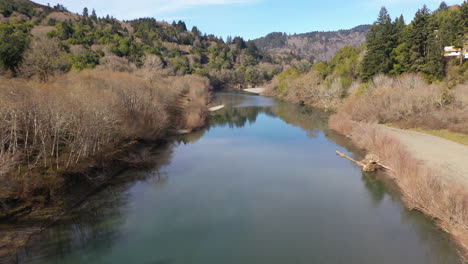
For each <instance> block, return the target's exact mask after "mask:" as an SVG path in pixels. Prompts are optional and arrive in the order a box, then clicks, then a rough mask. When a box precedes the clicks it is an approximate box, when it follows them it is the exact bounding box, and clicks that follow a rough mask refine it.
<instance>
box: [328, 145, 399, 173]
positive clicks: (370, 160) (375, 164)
mask: <svg viewBox="0 0 468 264" xmlns="http://www.w3.org/2000/svg"><path fill="white" fill-rule="evenodd" d="M336 155H339V156H341V157H344V158H347V159H349V160H350V161H352V162H354V163H356V164H357V165H359V166H361V167H362V170H363V171H377V170H379V169H386V170H392V169H391V168H389V167H388V166H385V165H383V164H382V163H380V161H379V157H378V156H376V155H372V154H369V155H366V158H365V159H363V160H362V161H357V160H355V159H353V158H351V157H350V156H348V155H346V154H344V153H343V152H340V151H338V150H337V151H336Z"/></svg>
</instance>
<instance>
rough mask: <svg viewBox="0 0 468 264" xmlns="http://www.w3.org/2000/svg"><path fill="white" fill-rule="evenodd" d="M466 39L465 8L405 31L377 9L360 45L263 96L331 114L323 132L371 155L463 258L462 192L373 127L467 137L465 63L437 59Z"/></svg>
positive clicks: (467, 215)
mask: <svg viewBox="0 0 468 264" xmlns="http://www.w3.org/2000/svg"><path fill="white" fill-rule="evenodd" d="M466 32H468V3H467V2H466V1H465V2H464V3H463V4H461V5H455V6H451V7H448V6H447V5H446V4H445V3H442V4H441V5H440V8H439V9H438V10H435V11H433V12H430V11H429V10H428V9H427V7H425V6H424V7H423V8H421V9H420V10H419V11H418V12H417V13H416V15H415V17H414V19H413V21H412V22H411V23H410V24H408V25H406V24H405V22H404V19H403V17H399V18H397V19H396V20H394V21H392V20H391V18H390V16H389V15H388V13H387V10H386V9H385V8H382V10H381V12H380V14H379V17H378V20H377V21H376V22H375V23H374V24H373V25H372V27H371V29H370V32H369V34H368V36H367V41H366V45H363V46H361V47H357V48H356V47H345V48H343V49H342V50H340V51H339V52H338V53H337V54H336V55H335V57H334V58H333V59H332V60H330V61H328V62H320V63H317V64H315V65H314V66H313V68H312V69H311V70H310V71H306V72H302V71H300V69H298V68H290V69H288V70H286V71H284V72H282V73H281V74H279V75H278V76H277V77H275V79H274V80H273V81H272V82H271V84H270V90H269V91H267V93H268V94H271V95H275V96H278V97H280V98H283V99H285V100H288V101H292V102H296V103H301V104H306V105H311V106H314V107H319V108H324V109H327V110H329V111H332V112H335V114H334V115H333V116H332V117H331V118H330V120H329V126H330V128H331V129H334V130H336V131H339V132H341V133H343V134H345V135H348V136H350V137H351V138H352V139H353V140H354V141H355V142H356V143H357V144H358V145H359V146H361V147H363V148H366V149H367V150H368V151H370V152H372V153H375V154H378V155H379V156H380V158H381V159H382V160H384V161H385V163H386V164H388V165H389V166H390V167H391V168H392V169H393V170H392V171H390V172H389V175H390V176H391V177H392V178H393V179H394V180H395V182H396V184H397V186H398V187H399V189H400V190H401V193H402V198H403V200H404V202H405V203H406V204H407V205H408V207H409V208H412V209H415V210H420V211H422V212H423V213H425V214H427V215H429V216H430V217H433V218H434V219H435V221H436V222H437V224H438V225H439V226H440V227H441V228H442V229H444V230H445V231H447V232H448V233H450V234H451V235H452V236H453V238H454V240H455V241H457V243H458V244H459V246H460V247H459V248H460V253H461V255H462V256H463V257H465V258H467V257H468V240H467V238H468V203H467V201H468V190H467V188H466V187H465V186H462V185H461V184H460V183H457V182H453V181H451V180H447V179H445V178H443V177H440V176H439V172H438V171H434V170H433V169H430V168H429V167H427V166H426V165H423V164H421V163H420V162H419V161H418V160H416V159H415V158H414V157H412V154H411V153H410V152H408V151H407V150H406V149H405V146H404V145H403V144H402V143H400V142H399V141H398V139H396V138H394V137H392V136H391V135H389V134H388V133H386V132H385V130H384V129H382V127H381V126H379V125H376V124H383V125H391V126H396V127H400V128H405V129H415V130H420V131H421V130H422V131H432V133H434V131H441V133H442V132H443V134H444V135H445V137H446V138H450V139H455V140H456V139H457V138H460V135H467V134H468V71H467V69H468V63H467V62H466V60H460V59H459V58H455V59H446V58H444V57H443V55H442V54H443V48H444V46H456V47H463V46H465V47H466V45H467V44H466V42H467V40H468V35H467V33H466ZM439 134H440V133H439ZM450 135H453V136H450ZM460 142H461V143H463V141H460Z"/></svg>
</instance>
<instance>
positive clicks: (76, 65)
mask: <svg viewBox="0 0 468 264" xmlns="http://www.w3.org/2000/svg"><path fill="white" fill-rule="evenodd" d="M100 57H101V56H100V54H99V53H97V52H93V51H88V52H86V53H83V54H79V55H73V56H71V61H72V69H73V70H84V69H92V68H94V67H96V65H98V64H99V59H100Z"/></svg>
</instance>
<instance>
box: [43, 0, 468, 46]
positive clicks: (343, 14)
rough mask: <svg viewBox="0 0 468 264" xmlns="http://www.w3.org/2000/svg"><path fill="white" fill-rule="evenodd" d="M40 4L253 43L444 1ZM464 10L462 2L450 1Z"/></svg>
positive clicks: (409, 12)
mask: <svg viewBox="0 0 468 264" xmlns="http://www.w3.org/2000/svg"><path fill="white" fill-rule="evenodd" d="M36 2H38V3H41V4H47V3H50V4H51V5H55V4H56V3H61V4H63V5H64V6H65V7H67V8H68V10H70V11H73V12H79V13H81V12H82V10H83V7H85V6H86V7H88V8H89V9H90V10H91V9H92V8H94V9H96V12H97V14H98V16H104V15H106V14H110V15H113V16H114V17H116V18H118V19H126V20H127V19H133V18H139V17H155V18H156V19H157V20H166V21H172V20H179V19H181V20H184V21H185V22H186V23H187V26H188V27H191V26H193V25H196V26H197V27H198V28H199V29H200V30H201V31H202V32H207V33H209V34H214V35H216V36H222V37H226V36H228V35H232V36H242V37H244V38H246V39H252V38H256V37H260V36H264V35H266V34H268V33H270V32H273V31H279V32H286V33H291V34H293V33H304V32H310V31H328V30H338V29H348V28H352V27H354V26H357V25H361V24H371V23H372V22H373V21H375V19H376V17H377V15H378V12H379V10H380V8H381V7H382V6H385V7H387V9H388V10H389V12H390V15H391V16H392V17H396V16H399V15H400V14H403V15H404V16H405V19H406V21H407V22H409V21H411V20H412V18H413V16H414V13H415V12H416V11H417V10H418V9H419V8H420V7H422V5H423V4H426V5H427V6H428V7H429V8H430V9H431V10H433V9H436V8H437V7H438V6H439V4H440V2H441V1H440V0H355V1H348V0H319V1H316V0H131V1H129V0H112V1H109V0H107V1H103V0H36ZM445 2H446V3H447V4H449V5H451V4H461V3H462V2H463V0H454V1H452V0H446V1H445Z"/></svg>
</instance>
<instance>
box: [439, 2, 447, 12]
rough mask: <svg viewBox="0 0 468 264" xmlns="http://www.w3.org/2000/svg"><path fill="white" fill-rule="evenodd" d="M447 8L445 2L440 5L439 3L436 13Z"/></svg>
mask: <svg viewBox="0 0 468 264" xmlns="http://www.w3.org/2000/svg"><path fill="white" fill-rule="evenodd" d="M447 8H448V6H447V3H445V1H443V2H442V3H440V5H439V8H438V9H437V10H436V11H437V12H441V11H444V10H446V9H447Z"/></svg>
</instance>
